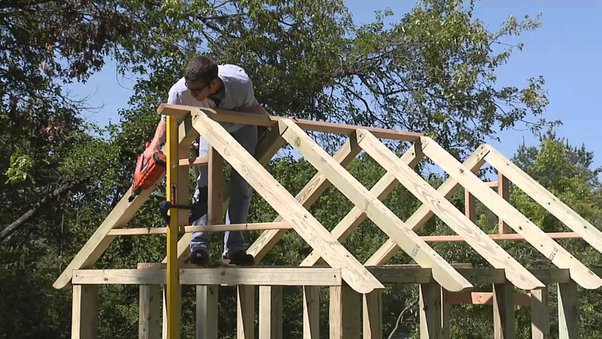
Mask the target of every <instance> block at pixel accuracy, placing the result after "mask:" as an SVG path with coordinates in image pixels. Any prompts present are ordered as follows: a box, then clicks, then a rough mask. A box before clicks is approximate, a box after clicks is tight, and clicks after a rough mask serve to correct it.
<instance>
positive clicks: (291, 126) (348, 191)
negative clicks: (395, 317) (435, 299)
mask: <svg viewBox="0 0 602 339" xmlns="http://www.w3.org/2000/svg"><path fill="white" fill-rule="evenodd" d="M280 124H281V125H280V128H281V129H283V130H286V131H285V132H284V133H283V134H282V136H283V138H284V139H285V140H287V141H288V142H289V144H291V145H292V146H293V147H294V148H295V149H297V150H298V151H299V152H300V153H301V154H302V155H303V157H304V158H305V159H306V160H308V161H309V162H310V163H311V164H312V165H313V166H314V167H315V168H316V169H318V170H319V171H320V172H322V173H323V174H324V175H326V177H327V178H328V180H330V182H331V183H332V184H333V185H334V186H336V187H337V189H339V191H340V192H341V193H343V194H344V195H345V196H346V197H347V199H349V200H350V201H351V202H353V203H354V204H355V205H356V206H358V207H361V208H362V209H364V211H365V213H366V215H368V217H369V218H370V219H371V220H372V221H373V222H374V223H375V224H376V225H377V226H378V227H379V228H380V229H381V230H383V231H384V232H385V233H386V234H387V235H388V236H389V237H390V238H391V239H392V240H394V241H395V242H396V243H397V244H399V246H400V247H402V248H403V249H404V250H405V252H406V253H407V254H408V255H409V256H410V257H412V258H413V259H414V260H416V262H417V263H418V264H420V265H422V266H424V267H431V268H432V269H433V275H434V276H435V279H436V280H437V281H440V282H441V284H442V285H444V286H445V287H446V288H447V289H449V290H452V291H458V290H464V289H466V288H470V287H472V285H471V284H470V283H469V282H468V281H467V280H466V279H464V277H462V276H461V275H460V274H459V273H458V272H457V271H456V270H454V269H453V267H451V266H450V265H449V263H448V262H447V261H445V260H444V259H443V258H442V257H441V256H440V255H439V254H438V253H437V252H435V251H434V250H433V249H432V248H430V247H429V246H428V245H427V244H426V243H425V242H424V241H423V240H422V239H420V237H419V236H418V235H416V233H414V232H413V231H412V230H411V229H410V228H409V227H408V226H407V225H405V224H404V223H403V222H402V221H401V220H399V218H398V217H397V216H396V215H395V214H394V213H393V212H391V210H389V208H387V206H385V205H384V204H383V203H382V202H381V201H380V200H378V198H377V197H376V196H375V195H374V194H371V193H370V192H369V191H368V190H367V189H366V188H365V187H364V186H362V184H361V183H360V182H359V181H357V179H355V178H354V177H353V176H352V175H351V174H349V172H347V171H346V170H345V168H343V167H342V166H341V165H339V164H338V163H337V162H336V161H335V160H334V159H332V157H330V156H329V155H328V154H327V153H326V152H325V151H324V150H323V149H322V148H321V147H320V146H318V145H317V144H316V143H315V142H314V141H313V140H312V139H311V138H310V137H309V136H308V135H307V134H306V133H305V132H303V130H301V129H300V128H299V127H298V126H297V125H295V123H294V122H293V121H292V120H287V119H282V120H280ZM329 235H330V234H329ZM331 237H332V236H331ZM332 238H333V239H334V237H332ZM335 241H336V240H335ZM337 243H338V242H337ZM314 250H316V248H315V247H314ZM321 256H322V257H324V258H326V257H325V256H324V253H321ZM326 261H327V262H328V260H326ZM356 291H358V290H356ZM358 292H361V293H368V292H369V291H364V292H362V291H358Z"/></svg>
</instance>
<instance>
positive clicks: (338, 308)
mask: <svg viewBox="0 0 602 339" xmlns="http://www.w3.org/2000/svg"><path fill="white" fill-rule="evenodd" d="M342 288H343V287H342V286H331V287H330V288H329V296H330V299H329V301H328V337H329V338H330V339H343V321H345V320H344V319H343V290H342Z"/></svg>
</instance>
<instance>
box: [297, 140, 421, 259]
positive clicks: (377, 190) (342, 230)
mask: <svg viewBox="0 0 602 339" xmlns="http://www.w3.org/2000/svg"><path fill="white" fill-rule="evenodd" d="M354 144H356V143H355V142H354ZM356 148H357V149H358V150H359V147H356ZM334 159H335V160H338V159H337V158H336V154H335V156H334ZM400 159H401V161H402V162H403V163H405V164H408V166H410V167H414V166H416V164H417V163H418V162H419V161H420V160H421V159H422V152H421V151H420V148H419V147H416V143H414V144H412V146H411V147H410V149H409V150H408V151H406V152H405V153H404V154H403V155H402V156H401V158H400ZM341 164H342V163H341ZM343 166H344V165H343ZM316 175H321V176H322V177H323V175H322V174H321V173H320V172H318V173H317V174H316ZM397 186H399V181H397V180H396V179H395V177H394V176H393V175H391V174H389V173H385V175H384V176H383V177H382V178H381V179H380V180H379V181H378V182H377V183H376V184H375V185H374V186H373V187H372V188H371V189H370V193H373V194H374V195H375V196H376V197H377V198H378V199H379V200H381V201H382V200H384V199H385V198H386V197H388V196H389V194H391V192H392V191H393V190H394V189H395V188H397ZM366 217H367V216H366V213H365V212H364V211H363V210H362V209H361V208H359V207H357V206H353V208H352V209H351V211H349V213H347V215H345V217H344V218H343V219H341V221H340V222H339V223H338V224H337V225H336V226H335V227H334V228H333V229H332V231H331V233H332V235H333V236H335V237H336V238H337V240H339V241H345V240H346V239H347V237H349V235H350V234H351V233H352V232H353V231H354V230H355V229H357V227H358V226H359V225H360V224H361V223H362V222H363V221H364V220H365V219H366ZM318 260H320V255H319V254H318V253H317V252H316V251H312V252H311V253H310V254H309V255H308V256H307V258H305V259H304V260H303V261H302V262H301V264H300V266H312V265H315V264H316V263H317V262H318Z"/></svg>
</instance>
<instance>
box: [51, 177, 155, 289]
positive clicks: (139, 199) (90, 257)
mask: <svg viewBox="0 0 602 339" xmlns="http://www.w3.org/2000/svg"><path fill="white" fill-rule="evenodd" d="M159 181H160V180H159ZM159 181H158V182H157V183H156V184H155V185H153V187H152V188H150V189H148V190H144V191H142V192H141V193H140V194H139V195H138V196H136V198H134V200H133V201H132V202H131V203H130V202H128V198H129V197H130V195H131V194H132V187H130V189H129V190H128V191H127V192H126V194H125V195H124V196H123V198H121V200H119V202H118V203H117V205H116V206H115V208H113V210H112V211H111V213H109V215H108V216H107V217H106V218H105V220H104V221H103V222H102V224H100V226H99V227H98V228H97V229H96V231H95V232H94V234H92V236H90V238H89V239H88V241H87V242H86V244H85V245H84V246H83V247H82V248H81V249H80V250H79V252H78V253H77V255H76V256H75V257H74V258H73V259H72V260H71V262H70V263H69V265H67V268H65V269H64V270H63V272H62V273H61V275H60V276H59V277H58V278H57V279H56V281H55V282H54V284H53V285H52V286H53V287H54V288H56V289H62V288H64V287H65V286H67V284H68V283H69V281H70V279H71V276H72V274H73V271H74V270H77V269H80V268H89V267H92V265H94V263H96V261H97V260H98V258H99V257H100V256H101V255H102V254H103V253H104V252H105V251H106V249H107V248H108V247H109V245H110V244H111V242H112V241H113V239H115V236H110V235H109V232H110V231H111V229H113V228H121V227H123V226H124V225H125V224H126V223H127V222H128V221H129V220H130V219H131V218H132V217H133V216H134V214H135V213H136V212H137V211H138V209H139V208H140V206H142V204H143V203H144V202H146V200H147V199H148V197H149V196H150V194H151V192H152V191H153V190H154V189H155V187H157V185H158V184H159Z"/></svg>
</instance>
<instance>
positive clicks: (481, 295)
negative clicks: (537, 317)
mask: <svg viewBox="0 0 602 339" xmlns="http://www.w3.org/2000/svg"><path fill="white" fill-rule="evenodd" d="M513 300H514V305H521V306H530V305H531V296H529V295H528V294H524V293H514V299H513ZM447 303H448V304H451V305H457V304H458V305H459V304H469V305H492V304H493V292H448V293H447Z"/></svg>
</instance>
